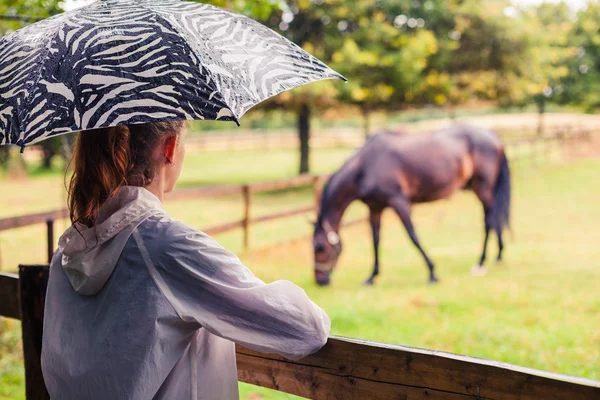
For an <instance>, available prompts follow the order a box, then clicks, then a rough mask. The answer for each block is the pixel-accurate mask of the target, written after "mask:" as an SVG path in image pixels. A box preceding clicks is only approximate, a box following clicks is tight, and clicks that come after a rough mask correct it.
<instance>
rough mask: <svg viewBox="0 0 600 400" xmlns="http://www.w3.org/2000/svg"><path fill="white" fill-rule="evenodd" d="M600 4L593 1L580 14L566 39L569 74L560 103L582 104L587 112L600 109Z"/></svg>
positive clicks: (562, 86)
mask: <svg viewBox="0 0 600 400" xmlns="http://www.w3.org/2000/svg"><path fill="white" fill-rule="evenodd" d="M599 20H600V3H599V2H598V1H597V0H593V1H590V2H589V4H588V6H587V8H585V9H584V10H582V11H580V12H579V13H578V14H577V18H576V20H575V21H574V23H573V28H572V29H571V30H570V31H569V33H568V37H567V40H568V42H569V44H570V48H569V58H568V60H567V62H566V63H565V65H566V67H567V68H568V75H567V76H565V77H564V78H563V79H562V80H561V83H560V84H561V91H560V101H562V102H564V103H571V104H579V105H581V106H582V107H583V108H584V109H586V110H587V111H593V110H595V109H596V108H597V107H599V106H600V29H599V25H598V21H599Z"/></svg>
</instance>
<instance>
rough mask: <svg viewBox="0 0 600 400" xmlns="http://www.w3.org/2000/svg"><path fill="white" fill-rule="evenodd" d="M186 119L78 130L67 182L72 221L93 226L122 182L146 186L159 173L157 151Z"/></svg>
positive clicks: (123, 183)
mask: <svg viewBox="0 0 600 400" xmlns="http://www.w3.org/2000/svg"><path fill="white" fill-rule="evenodd" d="M182 127H183V122H181V121H174V122H158V123H151V124H138V125H129V126H127V125H120V126H116V127H111V128H102V129H96V130H93V131H87V132H82V133H80V134H79V136H78V138H77V141H76V143H75V151H74V153H73V159H72V160H71V163H72V165H73V170H74V171H73V175H72V176H71V180H70V182H69V185H68V192H69V194H68V207H69V213H70V218H71V223H73V224H75V223H80V224H83V225H85V226H88V227H91V226H93V225H94V224H95V222H96V218H97V217H98V211H99V210H100V207H101V206H102V205H103V204H104V202H106V201H107V200H108V199H109V198H110V197H112V196H113V195H114V194H115V193H116V192H117V191H118V190H119V189H120V188H121V187H122V186H125V185H132V186H142V187H143V186H147V185H149V184H150V183H151V182H152V180H153V179H154V177H155V175H156V171H155V170H156V168H155V167H156V160H154V153H155V150H156V148H157V146H158V145H159V144H160V143H161V139H162V138H163V137H164V136H169V135H171V136H174V135H178V134H179V132H180V131H181V128H182Z"/></svg>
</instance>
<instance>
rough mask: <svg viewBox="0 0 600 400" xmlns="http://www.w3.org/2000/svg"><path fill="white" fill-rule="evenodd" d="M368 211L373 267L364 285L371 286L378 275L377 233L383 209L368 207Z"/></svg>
mask: <svg viewBox="0 0 600 400" xmlns="http://www.w3.org/2000/svg"><path fill="white" fill-rule="evenodd" d="M369 211H370V215H369V222H370V223H371V231H372V233H373V249H374V250H375V252H374V254H375V265H374V266H373V273H372V274H371V276H370V277H369V279H367V280H366V281H365V285H372V284H373V283H374V280H375V277H376V276H377V275H379V231H380V230H381V213H382V212H383V209H382V208H375V207H370V208H369Z"/></svg>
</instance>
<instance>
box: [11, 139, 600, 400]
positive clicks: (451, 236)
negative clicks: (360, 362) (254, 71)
mask: <svg viewBox="0 0 600 400" xmlns="http://www.w3.org/2000/svg"><path fill="white" fill-rule="evenodd" d="M349 154H350V150H347V149H339V150H318V151H316V152H315V154H314V158H313V165H314V166H315V172H328V171H331V170H332V169H334V168H336V167H337V166H339V165H340V164H341V162H342V161H343V160H344V158H345V157H347V156H348V155H349ZM275 165H280V166H279V167H274V166H275ZM295 165H296V154H295V152H291V151H290V152H287V151H273V152H271V151H269V152H268V153H264V154H260V155H259V156H257V155H256V154H254V153H243V152H235V153H211V154H207V155H202V156H195V157H191V158H190V160H189V162H188V163H187V164H186V171H185V173H184V176H183V177H182V184H183V185H184V186H185V185H197V184H215V183H221V182H227V183H232V182H242V181H259V180H264V179H275V178H280V177H286V176H292V175H293V174H294V173H295ZM217 171H218V172H217ZM599 171H600V160H598V159H595V160H581V161H576V162H570V163H566V162H560V161H556V162H552V163H547V164H545V165H539V166H537V167H532V166H526V165H523V164H519V165H516V164H515V165H513V188H514V189H513V193H514V194H513V209H512V237H511V235H508V239H507V241H506V242H507V243H506V252H505V261H504V262H503V263H501V264H495V263H493V262H492V263H490V264H489V265H488V267H489V268H488V274H487V275H486V276H484V277H474V276H472V275H471V273H470V270H471V266H472V265H473V264H474V263H475V261H476V260H477V258H478V255H479V252H480V250H481V249H480V248H481V242H482V238H483V234H482V233H483V232H482V230H483V223H482V211H481V206H480V204H479V203H478V201H477V200H476V199H475V197H474V196H473V195H472V193H468V192H463V193H458V194H457V195H455V196H454V197H453V198H452V199H450V200H445V201H439V202H436V203H432V204H425V205H420V206H417V207H415V210H414V224H415V226H416V228H417V232H418V234H419V235H420V238H421V241H422V243H423V245H424V247H425V249H426V250H427V251H428V252H429V254H430V256H431V257H432V258H433V260H434V262H436V268H437V271H438V276H439V278H440V281H441V282H440V283H439V284H437V285H435V286H430V285H428V284H426V278H427V274H426V267H425V265H424V263H423V261H422V259H421V258H420V256H419V254H418V253H417V251H416V250H415V249H414V248H413V246H412V245H411V244H410V242H409V240H408V238H407V235H406V234H405V232H404V229H403V228H402V226H401V225H400V222H399V221H398V219H397V217H396V216H395V215H393V214H392V213H391V212H387V214H386V215H385V217H384V221H383V231H382V247H381V249H382V265H381V269H382V271H381V275H380V277H379V279H378V281H377V282H376V284H375V286H373V287H363V286H361V283H362V281H363V280H364V279H365V278H366V277H367V276H368V275H369V273H370V271H371V264H372V249H371V238H370V229H369V227H368V226H367V224H360V225H356V226H353V227H349V228H345V229H343V230H342V232H341V234H342V240H343V243H344V252H343V254H342V257H341V259H340V263H339V265H338V267H337V270H336V271H335V273H334V275H333V279H332V286H330V287H328V288H319V287H317V286H316V285H315V284H314V282H313V277H312V268H311V248H310V239H309V234H310V226H309V224H307V222H306V219H305V217H294V218H290V219H286V220H284V221H276V222H273V223H268V224H265V225H260V226H256V227H254V228H253V229H252V231H251V242H252V249H251V251H249V252H248V253H246V254H241V257H242V260H243V261H244V262H245V263H246V264H247V265H248V266H249V267H250V268H251V269H252V270H253V271H254V272H255V273H256V274H257V275H258V276H259V277H261V278H262V279H264V280H266V281H272V280H276V279H290V280H292V281H294V282H295V283H297V284H299V285H300V286H302V287H303V288H305V290H306V291H307V293H308V294H309V296H310V297H311V298H313V299H314V300H315V302H316V303H318V304H319V305H321V306H322V307H323V308H324V309H325V310H326V311H327V312H328V313H329V315H330V316H331V318H332V321H333V324H332V334H335V335H342V336H350V337H358V338H363V339H369V340H376V341H382V342H388V343H394V344H402V345H408V346H416V347H423V348H429V349H437V350H444V351H449V352H454V353H459V354H466V355H470V356H476V357H482V358H488V359H493V360H499V361H504V362H509V363H513V364H518V365H522V366H527V367H533V368H538V369H543V370H547V371H553V372H559V373H565V374H570V375H576V376H583V377H587V378H592V379H600V290H599V288H600V246H599V245H598V243H600V229H599V228H598V227H599V226H600V213H599V212H598V204H599V203H600V185H599V184H598V173H599ZM60 182H61V179H60V176H58V175H56V174H54V175H52V174H50V175H43V176H40V177H37V178H32V179H30V180H28V181H27V182H10V181H2V182H1V183H0V185H2V187H3V193H9V196H5V195H3V196H2V200H1V201H2V202H4V203H3V204H0V215H2V216H7V215H14V214H15V212H16V211H20V213H27V212H32V211H40V210H44V209H47V208H51V207H55V206H58V205H60V203H61V201H63V199H64V197H63V195H62V192H61V188H60ZM5 188H8V190H6V191H5V190H4V189H5ZM7 199H8V200H7ZM311 201H312V192H311V191H310V190H295V191H286V192H280V193H276V194H273V195H260V196H257V197H256V200H255V202H254V204H253V207H254V208H253V212H254V213H255V215H260V214H262V213H267V212H273V211H275V210H280V209H286V208H288V207H289V208H292V207H295V206H297V205H300V204H311ZM48 203H52V204H48ZM166 208H167V209H168V211H169V212H171V213H172V214H173V216H174V217H175V218H178V219H181V220H184V221H186V222H189V223H191V224H193V225H194V226H198V227H199V228H201V227H202V226H208V225H211V224H214V223H220V222H224V221H227V220H233V219H236V218H239V216H240V215H241V212H242V209H241V208H242V206H241V201H240V199H239V198H223V199H201V200H199V201H186V202H176V203H175V202H173V203H168V204H167V205H166ZM364 212H365V210H364V207H363V206H362V205H359V204H357V205H355V206H353V207H352V209H351V210H350V213H351V214H354V215H358V214H361V213H364ZM293 238H298V239H297V240H295V241H292V242H289V241H288V242H287V243H281V242H282V241H285V240H287V239H293ZM217 239H218V240H219V241H220V242H221V243H222V244H224V245H225V246H226V247H228V248H230V249H231V250H233V251H236V252H240V251H241V233H240V232H231V233H227V234H223V235H219V236H217ZM44 243H45V237H44V229H43V228H42V227H34V228H24V229H20V230H17V231H13V232H11V233H10V234H8V232H4V233H1V234H0V251H1V252H2V255H1V258H2V260H3V268H4V269H5V270H9V269H14V266H15V265H16V264H17V263H33V262H42V261H44ZM278 243H279V244H278ZM490 251H491V252H490V255H492V256H493V255H495V251H496V246H495V241H493V242H492V245H491V246H490ZM490 259H493V257H490ZM19 340H20V336H19V329H18V323H17V322H14V321H8V320H3V321H0V399H15V398H16V399H21V398H23V378H22V361H21V360H20V357H19V354H20V353H19V352H20V349H19ZM242 394H243V396H242V398H249V397H251V398H253V399H256V398H262V397H264V398H274V399H280V398H288V397H289V396H285V395H282V394H279V393H274V392H271V391H268V390H263V389H259V388H255V387H252V386H248V385H242Z"/></svg>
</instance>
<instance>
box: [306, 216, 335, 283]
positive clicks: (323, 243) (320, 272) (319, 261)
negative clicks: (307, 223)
mask: <svg viewBox="0 0 600 400" xmlns="http://www.w3.org/2000/svg"><path fill="white" fill-rule="evenodd" d="M313 247H314V250H315V279H316V281H317V284H318V285H319V286H327V285H329V281H330V279H331V272H332V271H333V269H334V268H335V265H336V264H337V260H338V257H339V255H340V253H341V252H342V241H341V240H340V235H339V234H338V232H337V231H336V230H335V229H333V227H332V226H331V225H330V224H329V223H328V222H327V221H319V222H316V223H315V234H314V236H313Z"/></svg>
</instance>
